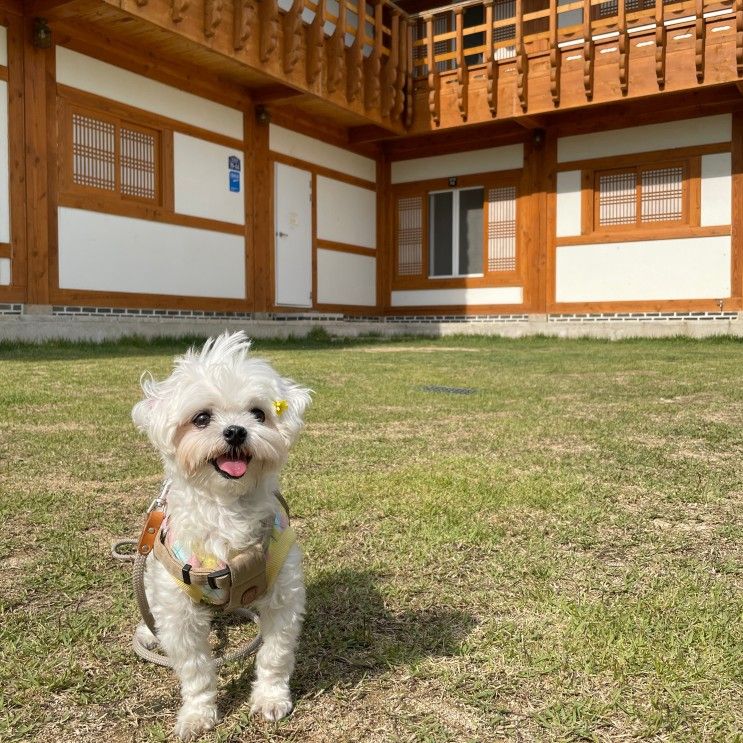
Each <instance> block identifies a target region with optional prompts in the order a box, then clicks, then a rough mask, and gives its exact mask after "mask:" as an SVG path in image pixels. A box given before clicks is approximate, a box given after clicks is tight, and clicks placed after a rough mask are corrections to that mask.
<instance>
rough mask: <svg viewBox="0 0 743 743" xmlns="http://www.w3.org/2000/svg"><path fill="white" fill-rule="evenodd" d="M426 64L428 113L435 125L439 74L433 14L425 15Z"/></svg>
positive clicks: (437, 123) (439, 116)
mask: <svg viewBox="0 0 743 743" xmlns="http://www.w3.org/2000/svg"><path fill="white" fill-rule="evenodd" d="M426 65H427V67H428V113H429V115H430V116H431V119H432V120H433V123H434V124H436V126H438V125H439V123H440V122H441V110H440V105H439V103H440V100H441V98H440V90H439V84H440V80H439V74H438V70H437V69H436V61H435V55H434V46H433V16H432V15H428V16H426Z"/></svg>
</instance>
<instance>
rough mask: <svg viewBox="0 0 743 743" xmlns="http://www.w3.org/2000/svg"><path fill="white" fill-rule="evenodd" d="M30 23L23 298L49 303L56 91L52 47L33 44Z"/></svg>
mask: <svg viewBox="0 0 743 743" xmlns="http://www.w3.org/2000/svg"><path fill="white" fill-rule="evenodd" d="M33 24H34V19H33V18H31V17H27V18H25V19H24V30H25V34H24V55H23V56H24V58H23V69H24V98H25V104H24V105H25V120H26V121H25V124H26V151H25V162H26V195H25V200H26V244H27V264H26V265H27V278H26V287H27V295H26V297H27V301H28V303H29V304H49V296H50V283H51V282H52V281H54V283H55V284H56V283H57V277H56V276H50V263H51V262H52V261H50V253H51V251H50V232H51V229H50V219H49V215H50V213H51V211H52V210H53V209H54V208H56V205H55V204H52V203H51V202H50V199H49V182H50V177H55V176H56V173H54V171H53V170H51V169H50V168H49V155H50V151H49V139H50V137H51V136H52V135H51V133H52V132H53V131H54V130H53V128H48V127H49V125H50V117H52V116H53V115H54V108H52V109H51V110H49V108H48V106H47V95H49V93H50V89H49V87H48V86H51V93H52V94H53V92H54V90H55V81H54V72H53V70H54V47H53V46H52V47H51V48H49V49H37V48H36V47H34V46H33V45H32V43H31V39H32V34H33ZM50 70H51V72H50ZM55 190H56V189H55ZM54 224H56V215H55V220H54ZM55 238H56V235H55Z"/></svg>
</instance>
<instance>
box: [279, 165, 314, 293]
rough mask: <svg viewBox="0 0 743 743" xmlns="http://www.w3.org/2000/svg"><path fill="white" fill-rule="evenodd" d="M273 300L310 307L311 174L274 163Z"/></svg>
mask: <svg viewBox="0 0 743 743" xmlns="http://www.w3.org/2000/svg"><path fill="white" fill-rule="evenodd" d="M273 180H274V201H273V203H274V205H275V206H274V213H275V223H276V236H275V238H274V245H275V246H276V250H275V253H276V260H275V263H274V266H275V274H276V304H280V305H287V306H289V307H312V175H311V174H310V173H308V172H307V171H306V170H300V169H299V168H292V167H291V166H289V165H282V164H281V163H276V164H275V166H274V179H273Z"/></svg>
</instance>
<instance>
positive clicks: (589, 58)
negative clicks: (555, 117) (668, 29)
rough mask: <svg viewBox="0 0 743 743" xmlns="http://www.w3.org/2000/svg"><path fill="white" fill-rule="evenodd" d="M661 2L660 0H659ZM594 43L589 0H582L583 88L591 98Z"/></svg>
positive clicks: (589, 98)
mask: <svg viewBox="0 0 743 743" xmlns="http://www.w3.org/2000/svg"><path fill="white" fill-rule="evenodd" d="M661 2H662V0H661ZM595 56H596V45H595V44H594V43H593V29H592V27H591V0H583V89H584V90H585V91H586V99H587V100H589V101H590V100H592V99H593V66H594V58H595Z"/></svg>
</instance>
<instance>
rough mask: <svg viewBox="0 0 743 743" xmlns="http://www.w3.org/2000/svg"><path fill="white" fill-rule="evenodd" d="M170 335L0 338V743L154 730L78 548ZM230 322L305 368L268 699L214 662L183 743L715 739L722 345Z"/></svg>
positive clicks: (93, 530)
mask: <svg viewBox="0 0 743 743" xmlns="http://www.w3.org/2000/svg"><path fill="white" fill-rule="evenodd" d="M185 345H186V344H185V343H184V342H177V343H176V342H172V341H167V342H157V343H155V344H150V343H145V342H144V341H136V340H135V341H127V342H122V343H118V344H108V345H103V346H91V345H74V344H55V345H47V346H23V345H12V344H5V345H0V374H1V378H2V380H3V381H2V384H0V410H2V417H3V424H2V433H1V434H0V483H1V487H2V497H1V498H0V518H1V519H2V522H3V524H4V528H3V529H2V532H1V533H0V566H2V569H0V589H1V591H0V595H1V596H2V600H1V603H0V621H1V624H0V655H1V657H2V663H0V739H2V740H3V741H5V740H7V741H13V740H29V741H31V740H33V741H37V740H38V741H55V742H56V741H62V742H66V741H76V742H80V741H98V740H100V739H101V738H103V739H107V740H108V741H111V742H112V743H118V742H119V741H122V742H123V741H159V740H166V739H168V731H169V729H170V727H171V726H172V723H173V720H174V713H175V711H176V709H177V705H178V689H177V683H176V681H175V678H174V677H173V675H172V674H171V673H170V672H169V671H167V670H165V669H161V668H157V667H154V666H151V665H147V664H145V663H143V662H141V661H139V660H137V659H136V658H135V656H134V655H133V654H132V652H131V650H130V645H129V643H130V636H131V632H132V629H133V627H134V625H135V623H136V620H137V617H136V615H135V611H136V610H135V607H134V603H133V599H132V594H131V588H130V585H129V569H128V567H126V566H121V565H119V564H117V563H115V562H114V561H113V560H112V559H111V558H110V557H109V553H108V549H109V541H110V539H111V538H112V537H114V536H117V535H134V534H135V532H137V530H138V528H139V526H140V524H141V521H142V514H143V511H144V508H145V507H146V505H147V504H148V503H149V501H150V500H151V499H152V497H153V495H154V493H155V491H156V490H157V487H158V483H159V480H160V467H159V464H158V461H157V457H156V456H155V454H154V452H152V451H151V449H150V448H149V445H148V444H147V442H146V441H145V439H144V438H143V437H141V436H140V435H138V434H137V433H136V432H135V430H134V427H133V426H132V424H131V422H130V419H129V411H130V409H131V406H132V405H133V403H134V402H136V400H137V399H138V378H139V375H140V373H141V372H142V371H143V370H144V369H149V370H150V371H152V372H153V373H154V374H155V375H156V376H158V375H159V376H163V375H165V374H166V373H167V371H168V369H169V366H170V363H171V358H172V356H173V354H174V353H177V352H179V351H181V350H183V348H184V347H185ZM256 345H257V349H258V352H259V353H260V354H261V355H264V356H266V357H268V358H269V359H270V360H271V361H272V362H274V363H275V364H276V366H277V367H278V368H279V369H280V370H281V371H282V372H283V373H285V374H287V375H288V376H292V377H294V378H296V379H297V380H299V381H301V382H302V383H304V384H306V385H308V386H309V387H311V388H313V389H314V390H315V402H314V405H313V407H312V409H311V410H310V413H309V416H308V421H307V430H306V432H305V434H304V436H303V438H302V440H301V442H300V443H299V445H298V446H297V448H296V449H295V451H294V453H293V456H292V458H291V461H290V464H289V466H288V468H287V470H286V471H285V474H284V479H283V483H284V492H285V495H286V496H287V498H288V500H289V501H290V503H291V506H292V510H293V512H294V514H295V524H296V528H297V531H298V533H299V537H300V540H301V542H302V544H303V547H304V549H305V553H306V570H307V581H308V616H307V621H306V625H305V630H304V633H303V638H302V644H301V648H300V651H299V654H298V658H297V670H296V673H295V676H294V678H293V689H294V694H295V697H296V702H297V704H296V711H295V712H294V714H293V715H292V716H291V717H290V718H289V719H288V720H285V721H283V722H281V723H278V724H276V725H273V724H268V723H265V722H263V721H260V720H254V719H252V718H250V716H249V714H248V711H247V704H246V700H247V696H248V694H249V688H250V679H251V674H252V664H251V663H247V664H246V665H244V666H242V667H240V666H236V667H230V668H227V669H225V670H224V671H223V672H222V674H221V678H220V704H221V707H222V711H223V713H224V720H223V722H222V723H221V724H220V725H219V727H218V729H217V730H216V731H215V732H214V733H212V734H211V735H209V736H206V737H205V739H204V740H206V741H221V742H223V743H227V742H228V741H230V742H234V743H236V742H237V741H303V742H305V741H306V742H309V743H320V742H323V743H324V742H326V741H329V742H332V743H338V742H340V741H349V742H351V741H354V742H355V741H364V742H366V741H370V742H371V743H377V742H382V741H416V742H418V741H420V742H424V741H431V742H436V743H438V742H439V741H441V742H444V741H457V742H461V741H468V742H469V741H481V742H483V743H485V742H488V743H490V742H491V741H537V742H540V743H541V742H543V741H547V742H551V741H612V742H613V741H620V742H621V741H688V742H689V743H692V742H693V743H699V742H702V743H704V742H707V741H730V742H732V741H738V742H740V741H743V734H741V732H740V731H741V730H743V694H742V692H741V690H742V686H741V680H742V676H743V662H742V660H741V659H742V657H743V638H742V637H741V635H742V634H743V633H742V630H741V627H742V626H743V624H742V623H741V617H742V614H743V602H742V601H741V595H742V594H741V587H742V584H743V579H742V576H743V561H742V559H741V558H742V554H741V553H742V551H743V550H742V548H741V544H743V541H742V538H743V516H741V511H742V508H741V506H742V500H743V499H742V498H741V493H742V492H743V467H742V466H741V464H742V463H743V372H742V370H743V346H742V345H741V344H740V343H738V342H736V341H733V340H730V339H718V340H709V341H690V340H680V339H679V340H654V341H626V342H618V343H609V342H597V341H558V340H550V339H545V338H534V339H530V340H523V341H509V340H498V339H485V338H467V339H464V338H448V339H442V340H437V341H431V340H404V341H394V342H390V341H381V340H379V339H365V340H361V341H356V342H350V341H349V342H332V341H330V340H329V339H327V338H323V337H320V336H318V337H315V338H311V339H308V340H304V341H282V342H264V341H261V342H258V343H257V344H256ZM424 385H444V386H456V387H474V388H476V390H477V391H476V393H475V394H472V395H468V396H465V395H446V394H434V393H429V392H423V391H421V387H422V386H424Z"/></svg>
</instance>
